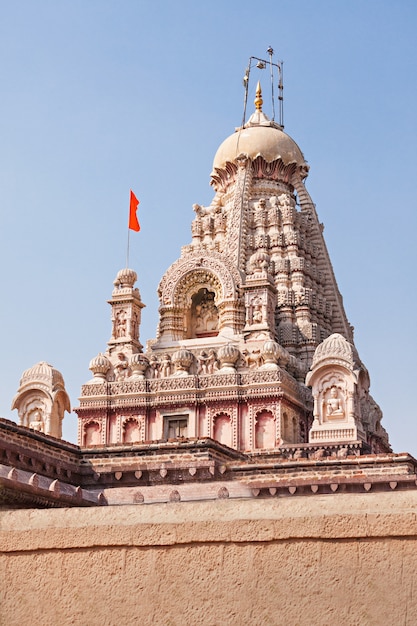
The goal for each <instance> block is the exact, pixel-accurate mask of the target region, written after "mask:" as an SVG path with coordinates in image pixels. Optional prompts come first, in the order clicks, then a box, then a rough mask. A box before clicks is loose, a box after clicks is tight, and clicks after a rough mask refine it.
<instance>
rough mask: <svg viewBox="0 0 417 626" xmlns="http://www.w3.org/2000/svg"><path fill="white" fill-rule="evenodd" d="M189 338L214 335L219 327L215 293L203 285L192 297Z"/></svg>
mask: <svg viewBox="0 0 417 626" xmlns="http://www.w3.org/2000/svg"><path fill="white" fill-rule="evenodd" d="M189 328H190V338H192V337H215V336H216V335H217V334H218V329H219V312H218V310H217V306H216V304H215V294H214V293H213V292H212V291H208V290H207V289H206V288H205V287H203V288H202V289H199V291H198V292H197V293H196V294H195V295H194V296H193V297H192V303H191V311H190V322H189Z"/></svg>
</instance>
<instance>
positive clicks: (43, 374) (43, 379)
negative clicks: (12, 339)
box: [20, 361, 64, 388]
mask: <svg viewBox="0 0 417 626" xmlns="http://www.w3.org/2000/svg"><path fill="white" fill-rule="evenodd" d="M33 383H47V384H49V385H51V387H52V388H55V387H62V388H64V379H63V377H62V374H61V372H59V371H58V370H56V369H55V368H54V367H52V365H49V363H46V361H40V362H39V363H36V365H34V366H33V367H30V368H29V369H28V370H26V371H25V372H23V374H22V378H21V379H20V387H24V386H25V385H29V384H31V385H32V384H33Z"/></svg>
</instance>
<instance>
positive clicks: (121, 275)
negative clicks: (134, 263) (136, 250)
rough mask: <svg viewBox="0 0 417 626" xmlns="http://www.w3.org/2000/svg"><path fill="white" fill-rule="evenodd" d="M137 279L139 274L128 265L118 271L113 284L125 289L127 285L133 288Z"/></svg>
mask: <svg viewBox="0 0 417 626" xmlns="http://www.w3.org/2000/svg"><path fill="white" fill-rule="evenodd" d="M137 279H138V275H137V274H136V272H135V270H131V269H129V268H128V267H125V268H124V269H122V270H120V271H119V272H118V273H117V276H116V278H115V280H114V282H113V284H114V286H115V287H116V288H119V289H124V288H125V287H130V288H132V287H133V285H134V284H135V282H136V281H137Z"/></svg>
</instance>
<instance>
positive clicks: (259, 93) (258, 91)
mask: <svg viewBox="0 0 417 626" xmlns="http://www.w3.org/2000/svg"><path fill="white" fill-rule="evenodd" d="M263 102H264V101H263V100H262V89H261V83H260V82H259V80H258V84H257V85H256V98H255V106H256V110H257V111H262V105H263Z"/></svg>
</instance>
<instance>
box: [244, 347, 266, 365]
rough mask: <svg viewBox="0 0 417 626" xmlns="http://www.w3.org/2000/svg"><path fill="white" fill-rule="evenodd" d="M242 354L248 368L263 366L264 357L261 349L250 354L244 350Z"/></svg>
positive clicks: (256, 349)
mask: <svg viewBox="0 0 417 626" xmlns="http://www.w3.org/2000/svg"><path fill="white" fill-rule="evenodd" d="M242 354H243V357H244V359H245V361H246V367H250V368H251V369H252V368H254V367H260V366H261V365H262V362H263V361H262V355H261V351H260V349H259V348H255V349H254V350H252V352H249V350H243V352H242Z"/></svg>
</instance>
